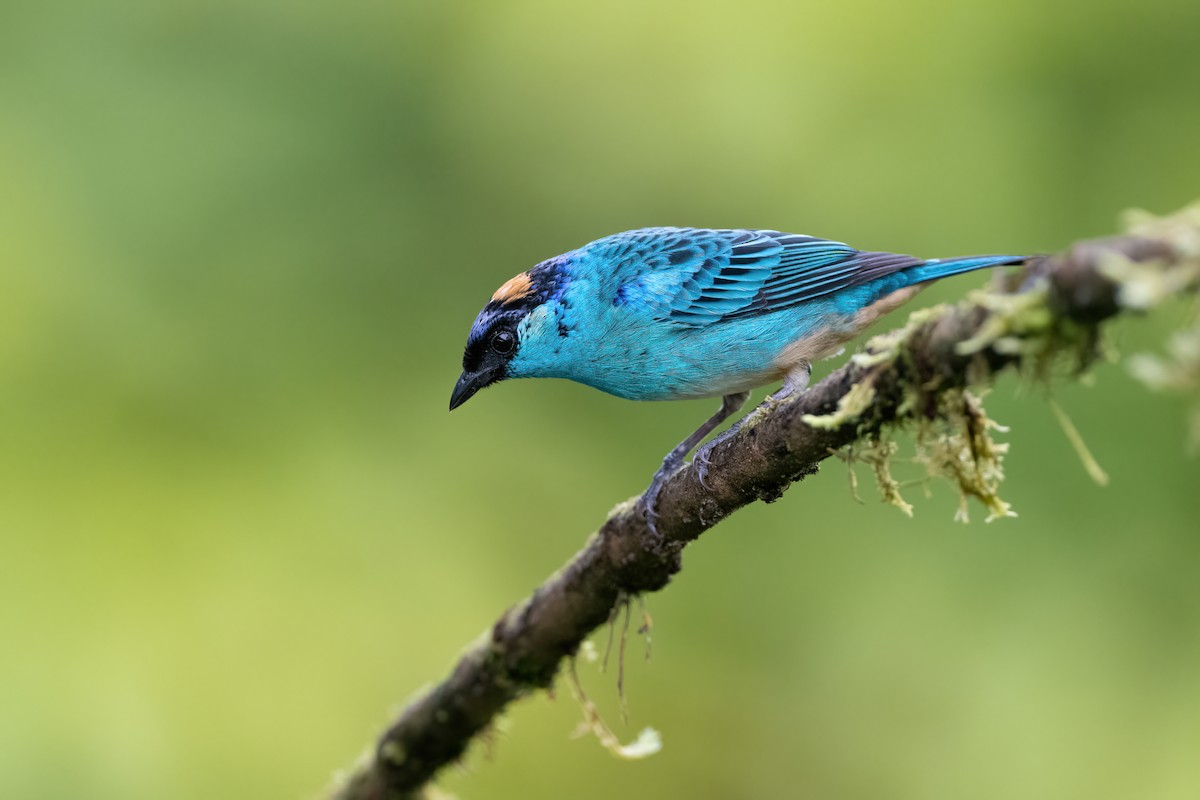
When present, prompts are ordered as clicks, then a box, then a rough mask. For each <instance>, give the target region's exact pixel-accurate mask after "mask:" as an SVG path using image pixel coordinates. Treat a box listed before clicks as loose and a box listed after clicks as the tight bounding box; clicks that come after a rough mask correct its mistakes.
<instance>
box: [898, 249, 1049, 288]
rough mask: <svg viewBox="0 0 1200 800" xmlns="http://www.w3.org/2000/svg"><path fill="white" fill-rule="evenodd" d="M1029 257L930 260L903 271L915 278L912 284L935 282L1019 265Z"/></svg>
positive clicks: (965, 257) (977, 257)
mask: <svg viewBox="0 0 1200 800" xmlns="http://www.w3.org/2000/svg"><path fill="white" fill-rule="evenodd" d="M1029 258H1030V257H1029V256H963V257H961V258H931V259H930V260H928V261H926V262H925V263H924V264H921V265H919V266H916V267H912V268H910V269H907V270H905V273H906V274H908V275H911V276H913V277H914V278H916V280H915V281H913V282H914V283H921V282H924V281H932V280H937V279H938V278H946V277H949V276H951V275H958V274H959V273H960V272H971V271H972V270H976V269H987V268H988V267H1002V266H1005V265H1006V264H1021V263H1023V262H1025V261H1027V260H1028V259H1029Z"/></svg>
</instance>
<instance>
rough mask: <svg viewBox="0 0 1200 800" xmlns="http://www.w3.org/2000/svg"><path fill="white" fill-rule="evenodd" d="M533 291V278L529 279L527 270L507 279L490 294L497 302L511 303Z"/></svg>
mask: <svg viewBox="0 0 1200 800" xmlns="http://www.w3.org/2000/svg"><path fill="white" fill-rule="evenodd" d="M532 291H533V280H532V279H530V277H529V273H528V272H522V273H521V274H520V275H517V276H515V277H513V278H509V280H508V281H507V282H506V283H505V284H504V285H503V286H501V287H500V288H499V289H497V290H496V293H495V294H494V295H492V299H493V300H495V301H496V302H497V303H512V302H514V301H516V300H520V299H521V298H522V297H525V296H526V295H528V294H529V293H530V292H532Z"/></svg>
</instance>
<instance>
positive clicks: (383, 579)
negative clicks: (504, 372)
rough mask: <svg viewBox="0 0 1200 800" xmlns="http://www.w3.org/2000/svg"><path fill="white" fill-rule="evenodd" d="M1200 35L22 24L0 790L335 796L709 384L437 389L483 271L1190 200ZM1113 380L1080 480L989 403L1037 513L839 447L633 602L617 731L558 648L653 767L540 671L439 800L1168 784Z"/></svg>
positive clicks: (325, 19)
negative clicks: (889, 489)
mask: <svg viewBox="0 0 1200 800" xmlns="http://www.w3.org/2000/svg"><path fill="white" fill-rule="evenodd" d="M1198 54H1200V5H1198V4H1197V3H1195V2H1193V1H1192V0H1142V1H1141V2H1137V3H1133V2H1118V1H1115V0H1109V1H1108V2H1096V0H1087V2H1084V1H1083V0H1074V1H1073V2H1060V3H1046V2H1044V0H1009V2H1004V3H1000V2H995V3H986V4H970V3H958V2H951V1H950V0H916V2H908V3H891V2H884V1H883V0H875V1H874V2H867V1H860V2H844V3H838V4H833V3H815V2H800V3H785V2H776V3H771V2H764V1H763V0H746V1H745V2H740V3H736V4H727V3H712V2H687V3H684V2H678V3H662V2H636V3H635V2H624V1H619V2H610V3H604V4H589V5H584V4H570V3H555V2H545V1H543V2H537V1H536V0H518V1H517V2H495V3H477V4H473V5H472V4H455V3H437V2H403V1H402V0H397V1H394V2H379V1H376V2H370V1H368V2H350V3H338V4H334V3H313V2H304V1H300V0H289V2H271V1H270V0H264V1H263V2H240V1H239V2H234V1H233V0H205V1H204V2H199V1H193V2H168V3H163V2H158V1H157V0H156V1H154V2H152V1H151V0H116V1H114V2H109V3H89V2H82V1H81V0H39V2H22V1H21V0H18V2H12V1H11V0H10V2H7V3H5V4H4V5H3V7H2V8H0V387H2V388H0V646H2V648H3V649H2V651H0V796H4V797H10V798H98V799H100V800H108V799H109V798H112V799H113V800H116V799H118V798H119V799H120V800H128V799H129V798H173V799H174V800H188V799H189V798H211V797H238V798H240V797H245V798H260V797H281V798H288V797H296V798H299V797H314V796H317V795H318V794H319V792H320V790H321V787H322V786H324V785H325V784H326V783H327V781H328V780H329V779H330V776H331V774H332V772H333V770H335V769H336V768H339V767H342V766H345V765H347V764H349V763H350V761H351V760H352V759H353V758H354V757H355V756H356V755H357V754H358V753H359V752H360V751H361V750H362V749H363V748H364V747H365V746H366V745H367V743H368V742H369V741H371V740H373V738H374V736H375V735H376V733H377V732H378V731H379V730H380V729H381V727H382V725H383V724H384V723H385V721H386V720H387V718H388V716H389V714H391V713H393V712H394V711H396V710H397V709H398V708H399V707H400V705H401V704H402V702H403V700H404V698H406V697H407V696H409V695H410V693H412V692H413V691H415V690H416V689H417V688H418V687H420V686H422V685H423V684H426V683H427V682H430V681H433V680H435V679H438V678H440V677H441V676H442V675H443V674H444V673H445V671H446V670H447V669H448V667H449V665H450V664H451V662H452V659H453V657H454V656H455V654H456V653H457V652H458V651H459V649H460V648H461V647H462V646H463V645H465V644H466V643H467V642H468V641H470V640H471V639H472V638H473V637H474V636H475V635H476V634H477V633H478V632H480V631H481V630H483V629H484V628H486V627H487V626H488V625H489V624H490V623H491V621H492V620H493V619H494V618H495V617H496V616H497V615H498V614H499V613H500V612H501V611H502V610H503V609H504V608H505V607H506V606H507V605H509V604H511V603H513V602H515V601H517V600H518V599H520V598H521V597H523V596H524V595H525V594H526V593H527V592H528V591H529V590H530V589H531V588H532V587H533V586H535V585H536V584H537V583H539V582H540V581H541V580H542V579H543V578H544V577H545V576H547V575H548V574H549V573H550V572H551V571H552V570H553V569H555V568H556V567H557V566H558V565H559V564H560V563H562V562H563V561H564V560H565V559H566V558H567V557H569V556H570V555H571V554H572V553H573V552H574V551H575V550H576V549H577V548H578V547H579V546H580V545H581V543H582V542H583V541H584V539H585V537H586V535H587V534H588V532H589V531H591V530H592V529H593V528H594V527H595V526H596V525H597V524H598V523H599V522H600V521H601V520H602V519H603V517H604V515H605V513H606V512H607V511H608V509H609V508H610V507H611V506H612V505H613V504H614V503H615V502H617V501H619V500H621V499H623V498H625V497H628V496H630V495H632V494H634V493H636V492H638V491H640V490H641V488H643V487H644V485H645V484H646V481H647V480H648V478H649V476H650V473H651V472H653V470H654V468H655V467H656V466H657V463H658V459H659V458H660V457H661V456H662V454H663V453H664V452H665V451H666V450H667V449H668V448H669V447H670V446H671V445H673V444H675V443H676V442H677V441H678V440H679V439H680V438H681V437H682V436H683V434H684V433H686V432H687V431H689V430H691V429H692V428H693V427H694V426H695V425H696V424H697V423H698V421H699V420H700V419H701V418H702V417H703V416H704V415H706V414H707V413H709V412H710V411H711V408H710V406H712V403H711V402H708V401H704V402H694V403H673V404H633V403H628V402H626V401H621V400H617V399H615V398H611V397H607V396H604V395H601V394H599V393H597V392H594V391H591V390H589V389H585V388H583V387H579V386H575V385H571V384H567V383H564V382H556V381H543V382H514V383H512V384H508V385H504V386H502V387H500V388H497V389H494V390H491V391H488V392H486V393H485V394H484V395H482V396H480V397H479V398H477V399H476V400H474V401H472V402H471V403H470V404H468V405H467V406H466V407H464V408H463V409H462V410H461V411H458V412H456V413H455V414H454V415H453V416H450V415H448V414H447V413H446V404H447V401H448V398H449V394H450V389H451V387H452V385H453V383H454V380H455V378H456V377H457V375H458V370H459V361H460V358H461V348H462V344H463V342H464V340H465V336H466V331H467V328H468V326H469V324H470V322H471V320H472V319H473V317H474V315H475V313H476V311H477V310H478V308H479V306H480V305H481V304H482V303H483V301H485V300H486V299H487V298H488V296H489V295H490V294H491V292H492V290H493V289H494V288H495V287H496V286H497V285H499V284H500V283H501V282H502V281H503V280H505V279H506V278H508V277H509V276H511V275H512V274H514V273H516V272H518V271H520V270H522V269H525V268H526V267H528V266H530V265H532V264H533V263H535V262H537V261H539V260H541V259H543V258H545V257H548V256H550V255H553V254H556V253H559V252H561V251H564V250H567V249H570V248H572V247H575V246H577V245H579V244H582V243H583V242H585V241H588V240H590V239H593V238H596V237H598V236H601V235H604V234H607V233H611V232H614V231H617V230H622V229H625V228H632V227H640V226H645V225H701V226H753V227H764V228H780V229H784V230H790V231H797V232H806V233H813V234H818V235H822V236H828V237H832V238H837V239H842V240H846V241H850V242H853V243H855V244H857V245H859V246H861V247H865V248H871V249H890V250H896V251H900V252H914V253H920V254H924V255H928V256H949V255H959V254H967V253H978V252H997V251H998V252H1033V251H1043V250H1053V249H1056V248H1058V247H1060V246H1062V245H1064V244H1066V243H1068V242H1069V241H1071V240H1073V239H1075V238H1080V237H1086V236H1093V235H1098V234H1106V233H1109V232H1112V231H1113V230H1114V229H1115V228H1114V226H1115V220H1116V215H1117V213H1118V212H1119V211H1120V210H1121V209H1124V208H1126V207H1130V206H1141V207H1146V208H1149V209H1151V210H1154V211H1159V212H1166V211H1171V210H1174V209H1175V208H1177V207H1179V206H1181V205H1183V204H1185V203H1187V202H1188V201H1190V200H1192V199H1194V198H1195V197H1196V196H1198V195H1200V148H1198V147H1197V137H1198V135H1200V102H1197V97H1198V96H1197V87H1198V86H1200V55H1198ZM982 282H983V280H982V279H981V278H979V277H978V276H975V277H964V278H960V279H956V280H952V281H948V282H945V283H943V284H941V285H939V286H938V287H937V289H935V290H932V291H930V292H928V293H926V295H925V296H924V297H922V299H921V301H920V302H922V303H925V304H928V303H932V302H935V301H939V300H951V299H954V298H956V297H959V296H961V295H962V294H963V293H965V292H966V291H968V290H969V289H970V288H972V287H975V286H979V285H981V284H982ZM1186 312H1187V310H1186V309H1184V308H1182V307H1175V308H1166V309H1163V311H1162V312H1161V313H1158V314H1156V315H1155V316H1154V317H1153V318H1152V319H1148V320H1142V321H1131V322H1127V323H1123V324H1122V325H1121V326H1119V327H1118V328H1117V329H1116V330H1115V332H1114V337H1113V340H1114V343H1115V344H1116V345H1117V347H1118V348H1119V349H1120V350H1121V352H1123V353H1124V354H1125V355H1129V354H1131V353H1133V352H1137V351H1139V350H1143V349H1148V348H1152V347H1154V346H1155V345H1156V344H1158V343H1159V342H1161V341H1162V340H1163V339H1164V338H1165V337H1166V335H1167V334H1168V333H1169V332H1170V330H1172V329H1173V328H1174V327H1175V326H1178V325H1179V324H1181V323H1182V321H1183V320H1184V319H1185V318H1186ZM901 320H902V316H897V317H894V318H893V319H892V320H891V324H896V323H898V322H900V321H901ZM829 368H830V365H828V364H826V365H822V367H821V370H822V371H825V370H828V369H829ZM1095 377H1096V381H1095V384H1094V385H1093V386H1091V387H1085V386H1079V385H1063V386H1061V387H1060V388H1058V389H1057V390H1056V391H1055V396H1056V397H1057V398H1058V399H1059V400H1060V401H1061V402H1062V404H1063V405H1064V407H1065V408H1066V409H1067V411H1068V412H1069V413H1070V414H1071V416H1072V418H1073V419H1074V421H1075V422H1076V424H1077V425H1078V427H1079V428H1080V429H1081V431H1082V433H1083V434H1084V436H1085V438H1086V439H1087V440H1088V442H1089V443H1090V445H1091V446H1092V448H1093V450H1094V451H1095V454H1096V456H1097V458H1098V459H1099V461H1100V462H1101V463H1102V464H1103V466H1104V467H1105V468H1106V469H1107V470H1108V471H1109V472H1110V474H1111V476H1112V483H1111V486H1109V487H1108V488H1107V489H1102V488H1100V487H1098V486H1096V485H1094V484H1093V483H1091V482H1090V480H1089V479H1088V477H1087V475H1086V474H1085V472H1084V470H1083V469H1082V468H1081V467H1080V466H1079V462H1078V460H1077V458H1076V456H1075V454H1074V452H1073V451H1072V449H1071V447H1070V446H1069V445H1068V444H1067V442H1066V440H1065V438H1064V436H1063V434H1062V432H1061V430H1060V429H1059V427H1058V425H1057V424H1056V422H1055V421H1054V419H1053V417H1052V415H1051V414H1050V412H1049V410H1048V408H1047V405H1046V402H1045V398H1044V394H1045V392H1044V390H1043V389H1041V388H1037V387H1031V386H1029V385H1027V384H1021V383H1020V382H1019V381H1016V380H1014V379H1011V378H1009V379H1006V380H1004V381H1002V382H1001V383H1000V384H999V386H998V387H997V389H996V391H994V392H993V393H992V394H991V395H990V397H989V409H990V411H991V413H992V415H993V416H994V417H996V418H997V419H998V420H1000V421H1001V422H1004V423H1007V424H1009V425H1011V426H1012V432H1011V433H1010V434H1007V435H1006V436H1005V437H1004V438H1006V439H1007V440H1008V441H1011V442H1012V443H1013V450H1012V454H1011V456H1010V458H1009V460H1008V466H1009V472H1010V479H1009V481H1008V483H1007V484H1006V486H1005V489H1004V492H1003V494H1004V496H1005V497H1006V499H1008V500H1009V501H1011V502H1012V503H1013V504H1014V506H1015V507H1016V509H1017V510H1018V512H1019V513H1020V515H1021V516H1020V517H1019V518H1018V519H1015V520H1005V521H1002V522H998V523H993V524H991V525H984V524H983V523H982V518H983V517H984V516H985V514H984V512H983V510H982V509H980V508H978V507H975V508H973V509H972V510H973V512H974V513H973V519H974V521H973V522H972V524H970V525H969V526H963V525H960V524H955V523H954V522H952V514H953V509H954V507H955V503H956V499H955V496H954V493H953V491H951V490H950V489H949V488H948V487H946V486H943V485H936V484H935V485H933V487H932V490H933V496H932V497H931V498H929V499H925V498H923V496H922V491H921V489H920V488H919V487H918V488H913V489H910V490H909V495H910V499H911V500H913V501H914V502H915V504H916V517H915V519H912V520H909V519H907V518H905V517H904V516H902V515H901V514H900V513H899V512H897V511H896V510H895V509H893V508H890V507H886V506H883V505H881V504H879V503H877V502H876V499H877V496H876V495H875V494H874V493H873V490H872V489H871V487H870V486H869V485H864V487H863V489H862V494H863V496H864V498H865V499H866V501H867V502H866V503H865V505H860V504H857V503H855V502H854V501H853V500H852V498H851V497H850V495H849V492H848V490H847V477H846V470H845V467H844V466H842V465H841V464H839V463H837V462H831V463H830V464H828V465H826V467H825V468H824V469H823V470H822V472H821V473H820V474H819V475H817V476H815V477H813V478H811V479H809V480H806V481H805V482H804V483H803V484H801V485H798V486H796V487H794V488H793V489H792V490H791V491H790V492H789V493H788V494H787V495H786V496H785V497H784V499H783V500H782V501H781V502H779V503H777V504H776V505H774V506H770V507H765V506H761V505H759V506H756V507H753V508H750V509H747V510H746V511H744V512H742V513H740V514H738V515H737V516H736V517H734V518H732V519H730V520H729V521H728V522H726V523H724V524H723V525H721V526H720V528H718V529H717V530H715V531H713V532H712V533H711V534H710V535H708V536H706V537H704V539H703V540H702V541H700V542H699V543H698V544H697V545H695V546H694V547H692V548H690V549H689V550H688V551H687V554H686V558H685V571H684V572H683V574H682V575H681V576H680V577H679V578H678V579H677V580H676V582H675V583H674V584H673V585H672V586H671V587H669V588H668V589H667V590H666V591H665V592H663V593H661V594H659V595H655V596H653V597H651V598H650V599H649V605H650V611H651V613H652V614H653V615H654V618H655V623H656V625H655V630H654V648H655V649H654V657H653V659H652V660H651V661H650V662H649V663H643V662H642V660H641V659H640V657H639V658H631V660H630V664H629V668H628V675H627V683H628V695H629V703H630V706H631V709H632V719H631V722H630V725H629V726H627V727H622V726H620V725H619V714H618V712H617V704H616V699H615V688H614V682H615V679H614V676H613V675H612V674H609V675H601V674H600V673H599V672H598V671H597V669H596V668H595V667H594V666H591V665H584V666H582V667H581V670H582V675H583V681H584V684H585V686H586V687H587V688H588V690H589V691H590V693H591V695H592V696H593V697H594V698H595V699H596V700H597V702H599V703H600V705H601V707H602V708H603V709H604V712H605V714H606V716H607V718H608V721H609V722H610V723H612V724H613V725H614V727H616V728H617V729H618V731H619V732H620V733H621V735H622V736H623V737H624V738H625V739H630V738H632V737H633V735H634V734H635V733H636V731H637V730H639V729H640V728H641V727H643V726H645V725H653V726H654V727H656V728H658V729H660V730H661V731H662V732H663V735H664V739H665V749H664V751H663V752H662V753H661V754H659V755H658V756H655V757H654V758H651V759H648V760H646V761H643V762H638V763H621V762H618V761H616V760H614V759H613V758H612V757H611V756H609V755H608V754H607V753H606V752H604V751H603V750H602V749H601V748H600V747H599V746H598V745H597V744H596V743H595V742H594V741H592V740H586V739H585V740H583V741H571V740H570V739H569V738H568V735H569V733H570V732H571V731H572V729H573V728H574V726H575V723H576V722H577V720H578V718H579V717H580V713H579V710H578V707H577V706H576V705H575V704H574V703H573V702H572V700H571V699H570V697H569V694H568V693H567V692H566V691H565V686H560V690H559V692H558V693H557V699H554V700H551V699H549V698H547V697H546V696H545V695H539V696H536V697H534V698H532V699H530V700H528V701H525V702H523V703H520V704H518V705H517V706H516V707H515V708H514V709H513V710H512V711H511V713H510V714H509V715H508V716H507V718H506V721H505V728H506V731H507V732H505V733H502V734H501V735H500V736H499V737H498V738H497V741H496V742H495V746H494V754H493V756H492V758H491V760H490V761H489V760H488V759H486V758H485V757H484V756H483V755H482V754H481V753H480V752H476V753H474V754H473V755H472V756H471V757H470V758H469V759H468V760H467V766H466V768H465V769H459V770H454V769H452V770H450V771H449V772H448V773H447V774H446V777H445V779H444V781H443V785H444V786H445V787H446V788H447V789H449V790H450V791H452V792H454V793H456V794H458V795H460V796H462V797H464V798H472V797H476V798H482V797H493V798H499V797H506V798H562V797H574V798H606V799H607V798H613V797H670V796H678V797H705V798H708V797H713V798H720V797H814V798H815V797H819V798H863V800H877V799H878V798H914V800H915V799H918V798H920V799H921V800H925V799H927V798H964V797H971V798H1023V800H1030V799H1031V798H1064V797H1089V798H1130V797H1137V798H1142V799H1145V798H1194V797H1196V796H1197V794H1198V793H1200V759H1198V758H1197V753H1200V680H1198V679H1197V676H1200V580H1197V572H1198V569H1197V564H1198V562H1200V525H1197V516H1198V512H1200V493H1198V492H1197V485H1198V478H1200V466H1198V463H1197V461H1195V460H1189V459H1188V458H1187V456H1186V454H1185V447H1184V444H1183V436H1184V431H1185V428H1186V421H1185V418H1186V414H1187V408H1188V401H1187V399H1186V398H1180V397H1167V396H1160V395H1153V394H1151V393H1149V392H1148V391H1146V390H1145V389H1143V388H1142V387H1140V386H1139V385H1136V384H1135V383H1134V382H1133V381H1132V380H1131V379H1130V378H1129V377H1128V375H1127V373H1126V370H1125V368H1124V366H1122V365H1120V364H1113V365H1107V366H1103V367H1100V368H1099V369H1097V370H1096V374H1095ZM907 452H911V450H908V451H907ZM863 479H864V482H867V481H868V480H869V479H868V478H867V476H866V475H863ZM601 642H602V640H601ZM633 652H638V653H640V645H635V646H634V647H633Z"/></svg>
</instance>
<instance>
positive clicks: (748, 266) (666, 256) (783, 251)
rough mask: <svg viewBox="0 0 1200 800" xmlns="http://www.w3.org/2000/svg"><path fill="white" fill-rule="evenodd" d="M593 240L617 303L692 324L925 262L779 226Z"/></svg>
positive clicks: (749, 312)
mask: <svg viewBox="0 0 1200 800" xmlns="http://www.w3.org/2000/svg"><path fill="white" fill-rule="evenodd" d="M601 242H605V243H606V247H605V248H604V251H603V256H604V257H605V258H606V259H607V260H608V261H609V263H610V264H611V265H612V268H613V269H614V270H615V272H616V274H617V279H618V281H619V282H620V288H619V289H618V291H617V300H618V302H620V301H623V300H625V299H636V300H638V301H640V302H643V303H648V304H653V305H655V306H657V307H658V309H659V314H660V316H661V317H662V318H664V319H669V320H671V321H672V322H675V323H678V324H680V325H686V326H692V327H699V326H703V325H710V324H712V323H714V322H719V321H721V320H727V319H738V318H741V317H750V316H756V315H761V314H770V313H772V312H775V311H780V310H782V309H785V308H791V307H793V306H796V305H798V304H800V303H803V302H805V301H808V300H812V299H814V298H817V297H822V296H824V295H827V294H831V293H833V292H836V291H839V290H840V289H845V288H848V287H851V286H858V285H861V284H863V283H867V282H869V281H872V280H875V279H876V278H881V277H883V276H885V275H890V274H891V273H894V272H898V271H900V270H903V269H907V268H909V267H913V266H917V265H919V264H924V263H925V261H924V259H920V258H914V257H913V256H905V255H896V254H893V253H869V252H862V251H859V250H855V249H854V248H853V247H850V246H849V245H846V244H842V243H841V242H832V241H829V240H827V239H818V238H816V237H813V236H799V235H795V234H788V233H780V232H779V231H757V230H702V229H692V228H654V229H646V230H641V231H629V232H627V233H624V234H617V235H616V236H614V237H609V239H608V240H607V241H606V240H601ZM596 244H600V243H599V242H598V243H596Z"/></svg>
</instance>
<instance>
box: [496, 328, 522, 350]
mask: <svg viewBox="0 0 1200 800" xmlns="http://www.w3.org/2000/svg"><path fill="white" fill-rule="evenodd" d="M516 346H517V337H516V336H513V332H512V331H496V333H494V334H492V350H494V351H496V352H497V353H499V354H500V355H502V356H506V355H508V354H509V353H511V352H512V351H513V348H514V347H516Z"/></svg>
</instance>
